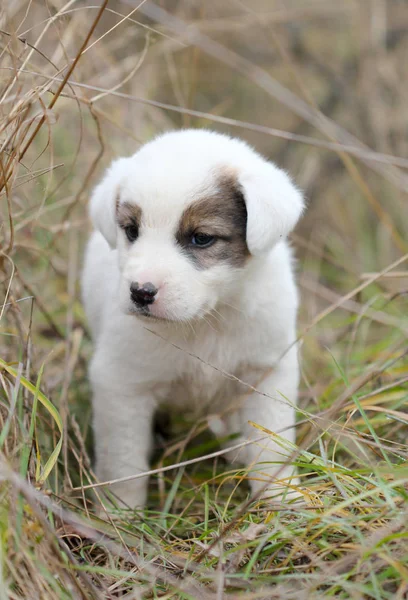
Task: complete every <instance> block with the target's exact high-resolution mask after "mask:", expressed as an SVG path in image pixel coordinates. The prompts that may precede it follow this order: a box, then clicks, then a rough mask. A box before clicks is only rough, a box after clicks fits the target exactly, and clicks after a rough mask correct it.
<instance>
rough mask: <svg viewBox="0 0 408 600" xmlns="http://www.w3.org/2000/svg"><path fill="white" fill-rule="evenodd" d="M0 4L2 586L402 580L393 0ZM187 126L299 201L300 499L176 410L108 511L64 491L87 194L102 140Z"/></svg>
mask: <svg viewBox="0 0 408 600" xmlns="http://www.w3.org/2000/svg"><path fill="white" fill-rule="evenodd" d="M1 10H2V12H1V15H0V20H1V24H0V29H1V33H0V39H1V61H0V69H1V70H0V73H1V90H0V110H1V112H0V119H1V121H0V132H1V133H0V144H1V157H0V158H1V160H0V189H1V197H0V243H1V250H0V267H1V272H0V282H1V289H2V292H3V293H2V299H1V306H0V318H1V323H0V334H1V338H0V339H1V352H0V383H1V393H0V418H1V432H0V449H1V456H0V477H1V487H0V498H1V502H0V599H1V600H3V599H8V598H10V599H13V600H14V599H17V598H24V599H29V600H34V599H37V598H38V599H41V600H42V599H45V598H47V599H48V598H50V599H56V600H57V599H58V600H59V599H73V598H75V599H76V598H84V599H85V598H86V599H90V598H92V599H93V598H106V599H107V598H127V599H128V600H130V599H138V598H203V599H206V598H211V599H212V598H214V599H217V600H218V599H221V598H231V599H232V598H246V599H248V600H249V599H255V598H259V599H260V598H263V599H268V600H269V599H273V598H279V599H284V598H291V599H292V598H293V599H295V598H296V600H300V599H305V600H306V599H313V598H321V597H338V598H356V599H358V598H375V599H382V598H390V599H391V598H392V599H403V598H406V597H407V596H408V571H407V567H406V564H407V559H408V544H407V533H406V523H407V511H408V505H407V498H408V489H407V483H408V471H407V467H406V459H407V454H408V446H407V443H406V440H407V421H408V416H407V411H406V403H407V396H408V391H407V384H408V360H407V349H406V348H407V336H408V319H407V314H408V310H407V309H408V305H407V292H408V271H407V261H408V241H407V240H408V204H407V196H406V190H407V182H408V177H407V167H408V158H407V155H408V154H407V149H408V137H407V124H406V96H407V91H408V80H407V78H406V56H407V52H408V34H407V31H408V4H407V2H406V1H404V0H388V1H387V0H361V1H357V0H354V1H350V2H344V3H339V2H334V1H331V0H313V1H309V2H304V1H302V0H290V1H288V2H281V1H279V0H270V1H269V2H267V1H266V0H257V1H256V2H249V1H248V2H245V3H242V2H239V1H235V0H229V1H228V2H225V3H222V5H221V4H220V3H217V2H215V1H214V2H213V1H210V2H205V3H204V2H198V1H193V2H189V1H187V0H175V1H170V0H164V1H162V2H157V3H154V2H151V1H150V0H149V1H148V2H146V1H136V0H135V1H134V0H123V1H115V0H110V1H109V2H102V3H99V2H98V3H97V4H95V5H94V4H92V3H86V2H78V1H75V0H69V1H68V2H65V3H63V2H60V0H51V1H44V2H40V1H38V2H29V1H24V0H14V1H13V2H5V3H3V6H2V9H1ZM187 126H194V127H214V128H216V129H218V130H220V131H226V132H230V133H232V134H234V135H240V136H242V137H243V138H244V139H246V140H248V141H249V142H251V143H253V144H254V145H256V147H257V148H259V149H260V150H261V151H262V152H263V153H264V154H265V155H266V156H270V157H271V158H273V159H274V160H276V161H277V162H278V163H279V164H280V165H282V166H284V167H285V168H286V169H288V170H289V171H290V172H291V173H293V175H294V176H295V178H296V179H297V181H298V182H299V184H300V186H301V187H303V189H304V190H305V191H306V194H307V196H308V198H309V210H308V213H307V215H306V217H305V219H304V220H303V222H302V224H301V226H300V227H299V228H298V230H297V232H296V234H295V235H294V236H293V242H294V245H295V247H296V249H297V256H298V259H299V283H300V286H301V289H302V295H303V306H302V313H301V316H300V322H299V341H298V344H299V348H300V351H301V354H302V365H303V381H302V390H301V398H300V407H299V423H298V449H297V450H295V451H294V453H293V460H294V462H296V463H297V464H298V465H299V469H300V472H301V474H302V484H303V486H304V488H303V490H304V491H303V494H304V500H305V503H304V505H302V506H297V505H295V504H294V505H291V504H289V503H286V504H284V505H276V506H272V507H270V506H269V507H266V506H263V505H262V504H261V503H255V504H254V503H251V502H249V501H248V498H247V489H246V487H245V485H244V484H241V485H239V486H238V489H236V488H237V484H238V483H239V482H240V481H241V480H242V479H243V478H245V477H244V475H245V474H243V473H242V472H236V471H234V472H232V471H228V470H227V469H228V467H227V466H226V465H225V464H223V463H222V456H221V455H222V453H221V452H219V448H218V447H217V446H216V444H215V442H214V440H213V439H212V437H211V435H210V434H209V432H208V427H207V423H206V422H205V423H204V422H203V423H198V424H197V423H189V422H188V418H186V419H184V420H182V421H178V420H174V422H173V423H172V429H173V437H172V439H171V440H161V443H160V444H159V443H158V446H160V447H158V449H157V453H156V456H155V459H154V464H153V465H152V468H154V469H155V472H156V474H155V475H154V477H153V478H152V484H151V493H150V497H149V498H150V499H149V509H148V510H146V511H145V513H144V514H143V515H140V514H139V515H135V514H133V513H129V512H126V511H118V514H117V518H116V519H114V520H112V519H110V518H108V517H107V516H106V515H105V514H104V512H103V510H102V512H101V513H100V514H99V516H96V515H97V511H96V509H97V508H98V505H100V496H99V492H98V489H99V488H95V492H96V495H91V494H89V490H87V489H85V488H86V486H92V485H93V484H94V482H95V478H94V475H93V472H92V455H91V448H92V440H91V430H90V405H89V388H88V384H87V380H86V364H87V359H88V356H89V351H90V342H89V338H88V334H87V330H86V324H85V322H84V317H83V312H82V308H81V305H80V301H79V289H78V278H79V271H80V266H81V253H82V249H83V245H84V241H85V239H86V237H87V233H88V222H87V216H86V204H87V195H88V192H89V189H90V187H91V185H93V184H94V182H95V181H96V178H97V176H98V174H99V173H100V172H101V169H103V168H104V167H105V166H106V165H107V164H108V162H109V161H110V159H111V158H113V157H114V156H117V155H121V154H129V153H131V152H133V151H135V149H136V148H137V147H138V146H139V144H140V143H142V142H144V141H145V140H147V139H149V138H150V137H151V136H152V135H154V134H155V133H157V132H159V131H163V130H167V129H170V128H177V127H187ZM260 425H261V426H262V424H260ZM159 441H160V440H159ZM200 455H206V456H207V455H211V458H207V459H205V460H204V459H202V460H201V459H200V460H199V459H198V458H197V457H198V456H200ZM181 463H183V464H181ZM170 467H171V468H170Z"/></svg>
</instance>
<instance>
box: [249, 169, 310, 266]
mask: <svg viewBox="0 0 408 600" xmlns="http://www.w3.org/2000/svg"><path fill="white" fill-rule="evenodd" d="M238 179H239V182H240V184H241V186H242V189H243V193H244V198H245V203H246V208H247V214H248V217H247V245H248V249H249V251H250V253H251V254H253V255H260V254H263V253H265V252H267V251H268V250H270V249H271V248H273V246H274V245H275V244H276V243H277V242H279V240H282V239H284V238H285V237H286V236H287V235H288V233H289V232H290V231H291V230H292V229H293V228H294V226H295V225H296V222H297V221H298V219H299V217H300V215H301V213H302V210H303V207H304V200H303V196H302V194H301V192H300V191H299V190H298V189H297V188H296V187H295V185H294V184H293V183H292V181H291V180H290V178H289V176H288V175H287V174H286V173H285V172H284V171H282V170H281V169H278V167H276V166H275V165H273V164H271V163H268V162H266V161H264V162H262V163H259V164H258V165H256V166H255V168H252V167H251V170H248V171H246V172H243V173H242V174H241V176H240V177H238Z"/></svg>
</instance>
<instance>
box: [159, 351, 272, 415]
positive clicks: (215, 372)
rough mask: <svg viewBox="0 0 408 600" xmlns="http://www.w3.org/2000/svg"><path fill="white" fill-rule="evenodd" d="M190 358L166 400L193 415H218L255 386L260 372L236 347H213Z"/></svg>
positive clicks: (175, 380)
mask: <svg viewBox="0 0 408 600" xmlns="http://www.w3.org/2000/svg"><path fill="white" fill-rule="evenodd" d="M196 356H200V359H201V360H199V359H197V358H194V357H193V356H189V357H188V358H187V359H186V360H185V362H184V364H183V369H182V372H181V373H179V374H178V376H177V377H176V378H175V379H174V380H173V382H172V385H171V388H170V391H169V397H168V399H167V401H168V402H169V404H170V405H171V406H174V407H177V408H183V409H187V410H189V411H192V412H194V413H195V414H197V415H199V414H206V413H208V412H220V411H222V410H223V409H224V408H225V407H227V406H229V405H231V404H233V403H234V400H236V399H237V398H238V397H239V396H240V395H242V394H244V393H248V391H249V390H248V386H247V385H244V384H243V383H241V382H244V383H245V384H249V385H252V386H256V384H257V383H258V381H259V380H260V379H261V377H262V371H263V370H261V369H260V368H257V367H256V365H255V364H254V362H252V361H251V362H250V361H249V357H248V356H246V353H242V352H239V348H237V346H229V347H227V348H225V347H223V345H222V344H219V345H218V346H217V345H216V344H214V348H213V350H212V351H207V352H205V353H204V352H201V355H200V354H199V351H198V349H197V351H196Z"/></svg>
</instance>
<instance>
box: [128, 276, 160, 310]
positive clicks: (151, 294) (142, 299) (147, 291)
mask: <svg viewBox="0 0 408 600" xmlns="http://www.w3.org/2000/svg"><path fill="white" fill-rule="evenodd" d="M157 291H158V290H157V288H156V287H155V286H154V285H153V284H152V283H150V281H148V282H147V283H144V284H143V285H141V286H139V284H138V283H132V284H131V286H130V297H131V299H132V300H133V302H134V303H135V304H137V305H138V306H147V305H148V304H153V302H154V299H155V296H156V294H157Z"/></svg>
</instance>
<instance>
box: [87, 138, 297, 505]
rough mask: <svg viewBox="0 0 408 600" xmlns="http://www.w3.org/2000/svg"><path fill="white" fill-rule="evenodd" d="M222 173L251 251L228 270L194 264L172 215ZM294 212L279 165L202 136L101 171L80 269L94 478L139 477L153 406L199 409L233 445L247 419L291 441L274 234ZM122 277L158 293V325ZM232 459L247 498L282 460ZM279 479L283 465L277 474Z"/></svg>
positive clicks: (123, 489)
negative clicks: (138, 212)
mask: <svg viewBox="0 0 408 600" xmlns="http://www.w3.org/2000/svg"><path fill="white" fill-rule="evenodd" d="M226 169H227V170H229V171H230V172H231V173H235V175H236V177H237V179H238V181H239V183H240V186H241V188H242V190H243V194H244V198H245V203H246V207H247V213H248V221H247V245H248V248H249V251H250V253H251V256H250V257H249V259H248V261H247V263H246V264H245V266H244V267H243V268H240V269H238V268H233V267H231V266H230V265H229V264H219V265H216V266H213V267H211V268H209V269H206V270H198V269H197V268H196V266H195V265H194V263H193V262H192V261H191V260H190V259H189V258H188V257H187V256H186V255H185V254H184V253H183V252H182V251H181V249H180V247H179V246H178V245H177V244H176V243H175V238H174V236H175V232H176V230H177V225H178V222H179V219H180V217H181V214H182V212H183V210H184V209H185V208H186V207H187V206H188V205H189V204H191V203H192V202H194V200H196V199H197V198H200V197H201V196H203V195H208V194H210V193H211V191H214V190H215V187H216V176H217V174H218V173H220V172H221V171H223V170H226ZM117 199H119V202H128V203H135V204H137V205H139V206H140V207H141V209H142V214H143V221H142V223H143V226H142V228H141V230H140V237H139V238H138V240H137V241H136V242H134V243H133V244H129V243H128V242H127V241H126V237H125V234H124V232H123V231H122V230H121V229H120V228H119V227H118V225H117V224H116V221H115V210H116V209H115V203H116V201H117ZM302 208H303V199H302V196H301V194H300V193H299V191H298V190H297V189H296V188H295V187H294V185H293V184H292V183H291V181H290V179H289V177H288V176H287V175H286V174H285V173H284V172H283V171H281V170H280V169H278V168H277V167H276V166H274V165H272V164H271V163H269V162H266V161H265V160H264V159H263V158H262V157H261V156H260V155H259V154H257V153H256V152H255V151H254V150H252V149H251V148H250V147H249V146H248V145H246V144H245V143H244V142H242V141H239V140H236V139H231V138H229V137H227V136H224V135H220V134H216V133H213V132H209V131H203V130H185V131H180V132H174V133H169V134H166V135H163V136H161V137H159V138H157V139H155V140H153V141H152V142H150V143H148V144H146V145H145V146H144V147H142V148H141V150H139V151H138V152H137V153H136V154H135V155H134V156H132V157H130V158H122V159H120V160H118V161H116V162H114V163H113V165H112V166H111V167H110V169H109V170H108V171H107V173H106V175H105V177H104V179H103V180H102V182H101V183H100V184H99V185H98V186H97V187H96V189H95V191H94V193H93V196H92V199H91V206H90V213H91V218H92V221H93V223H94V226H95V228H96V229H97V231H95V232H94V233H93V235H92V237H91V239H90V242H89V245H88V248H87V251H86V257H85V267H84V272H83V298H84V304H85V309H86V313H87V316H88V320H89V324H90V327H91V331H92V335H93V339H94V343H95V351H94V356H93V359H92V363H91V367H90V378H91V383H92V388H93V410H94V430H95V439H96V457H97V465H96V469H97V474H98V477H99V478H100V479H101V480H108V479H115V478H121V477H126V476H129V475H132V474H135V473H138V472H140V471H145V470H148V468H149V467H148V457H149V450H150V445H151V422H152V417H153V414H154V411H155V410H156V408H157V406H158V405H159V404H161V403H164V402H167V403H170V404H171V405H174V406H177V407H180V408H183V409H184V408H189V409H190V410H193V411H196V413H197V415H199V414H203V413H211V414H219V415H220V417H221V418H222V419H223V422H224V423H225V428H226V431H227V432H228V433H231V434H232V433H240V435H241V436H242V438H244V439H249V438H253V437H259V435H260V432H259V430H257V429H255V428H254V427H253V426H252V425H250V424H249V421H252V422H255V423H259V424H260V425H262V426H263V427H265V428H267V429H269V430H271V431H276V430H282V429H283V428H285V427H288V428H289V429H288V430H287V431H286V432H285V433H284V434H283V435H284V436H285V437H286V438H287V439H288V440H290V441H293V439H294V428H293V427H292V428H290V427H291V426H293V424H294V418H295V416H294V405H295V404H296V397H297V387H298V363H297V356H296V351H295V349H291V350H290V351H289V352H287V353H286V354H285V356H284V358H283V359H281V360H279V357H280V356H281V355H282V353H283V352H284V351H285V350H286V349H287V348H288V347H289V346H290V345H291V344H292V342H293V341H294V339H295V327H296V312H297V304H298V299H297V290H296V286H295V283H294V279H293V274H292V261H291V252H290V249H289V248H288V245H287V243H286V242H285V237H286V236H287V234H288V233H289V231H290V230H291V229H292V228H293V227H294V225H295V224H296V221H297V220H298V218H299V216H300V214H301V211H302ZM134 281H138V282H143V281H145V282H146V281H149V282H152V283H153V284H154V285H155V286H156V287H158V288H159V293H158V296H157V301H156V302H154V304H152V305H151V307H150V310H151V313H152V315H154V316H156V317H157V320H153V319H151V318H147V317H139V316H138V315H135V314H132V313H134V310H133V306H132V302H131V300H130V296H129V286H130V284H131V283H132V282H134ZM154 332H155V333H156V334H157V335H155V333H154ZM180 348H181V350H180ZM195 356H198V357H200V359H201V360H198V359H197V358H195ZM213 367H216V369H214V368H213ZM222 372H224V373H225V372H227V373H231V374H233V375H235V376H237V377H238V378H239V379H241V380H242V381H245V382H247V383H249V384H251V385H253V386H256V387H257V388H258V389H259V391H260V392H261V394H259V393H256V392H252V393H250V391H248V388H246V387H245V386H243V385H241V384H239V383H238V382H237V381H236V380H233V379H231V378H228V377H226V376H225V375H224V374H223V373H222ZM232 443H233V444H235V443H236V440H234V442H232ZM238 459H239V460H240V461H242V462H244V463H245V464H246V465H248V466H251V468H252V469H253V471H252V477H253V479H252V480H251V487H252V490H253V491H254V492H256V491H257V490H258V489H260V488H261V487H262V486H264V484H265V481H266V479H267V478H269V479H270V483H269V486H268V488H269V489H273V487H274V484H275V482H274V479H273V475H274V473H276V471H277V469H280V465H281V464H282V463H283V462H284V460H285V459H284V456H282V450H281V449H280V448H279V447H278V446H276V444H275V443H274V442H272V441H271V440H269V441H267V442H265V443H262V444H250V445H248V446H246V447H245V448H243V449H242V450H241V451H240V452H239V453H238ZM261 461H262V462H264V463H266V464H263V465H259V464H258V463H259V462H261ZM274 463H275V464H274ZM277 463H279V464H277ZM257 464H258V466H257ZM291 473H292V469H290V468H283V470H281V472H280V474H279V479H281V478H283V477H288V476H290V475H291ZM146 489H147V478H140V479H137V480H134V481H130V482H127V483H123V484H117V485H116V486H114V487H113V491H114V492H115V493H116V494H117V495H118V496H119V497H120V498H121V500H122V501H123V502H124V503H125V504H127V505H129V506H132V507H133V506H142V505H144V503H145V500H146Z"/></svg>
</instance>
